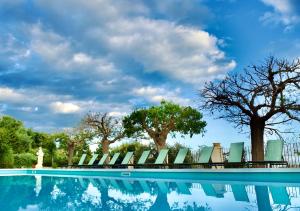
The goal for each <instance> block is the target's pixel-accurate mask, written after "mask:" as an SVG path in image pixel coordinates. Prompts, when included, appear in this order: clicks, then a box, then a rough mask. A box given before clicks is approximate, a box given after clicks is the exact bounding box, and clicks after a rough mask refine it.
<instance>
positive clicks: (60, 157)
mask: <svg viewBox="0 0 300 211" xmlns="http://www.w3.org/2000/svg"><path fill="white" fill-rule="evenodd" d="M54 162H55V164H56V165H57V166H66V165H67V164H68V158H67V153H66V151H65V150H63V149H58V150H57V151H56V153H55V157H54ZM52 167H53V165H52Z"/></svg>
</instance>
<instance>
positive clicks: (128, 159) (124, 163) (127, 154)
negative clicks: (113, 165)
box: [121, 152, 133, 165]
mask: <svg viewBox="0 0 300 211" xmlns="http://www.w3.org/2000/svg"><path fill="white" fill-rule="evenodd" d="M132 156H133V152H127V153H126V155H125V157H124V159H123V161H122V163H121V165H128V163H129V162H130V160H131V158H132Z"/></svg>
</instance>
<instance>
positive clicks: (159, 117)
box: [123, 101, 206, 151]
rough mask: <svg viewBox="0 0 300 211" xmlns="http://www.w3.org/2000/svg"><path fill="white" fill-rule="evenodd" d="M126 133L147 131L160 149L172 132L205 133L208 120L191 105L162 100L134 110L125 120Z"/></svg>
mask: <svg viewBox="0 0 300 211" xmlns="http://www.w3.org/2000/svg"><path fill="white" fill-rule="evenodd" d="M123 124H124V127H125V134H126V135H127V136H128V137H131V136H133V135H134V134H136V133H138V132H145V133H147V134H148V135H149V136H150V138H152V139H153V141H154V143H155V145H156V148H157V150H158V151H160V150H161V149H162V148H165V146H166V140H167V137H168V135H169V134H170V133H171V134H172V135H173V136H175V133H181V134H182V136H184V135H189V136H190V137H192V136H193V135H194V134H201V133H204V128H205V126H206V122H205V121H203V120H202V114H201V113H200V112H199V111H197V110H196V109H194V108H192V107H190V106H186V107H185V106H180V105H177V104H175V103H172V102H167V101H162V102H161V104H160V105H158V106H152V107H150V108H141V109H137V110H135V111H133V112H132V113H131V114H130V115H129V116H127V117H125V118H124V120H123Z"/></svg>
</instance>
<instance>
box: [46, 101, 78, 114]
mask: <svg viewBox="0 0 300 211" xmlns="http://www.w3.org/2000/svg"><path fill="white" fill-rule="evenodd" d="M50 108H51V109H52V110H53V111H54V112H55V113H63V114H69V113H77V112H79V111H80V107H79V106H78V105H76V104H74V103H68V102H66V103H65V102H53V103H51V104H50Z"/></svg>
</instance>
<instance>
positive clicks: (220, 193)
mask: <svg viewBox="0 0 300 211" xmlns="http://www.w3.org/2000/svg"><path fill="white" fill-rule="evenodd" d="M0 175H1V176H0V190H1V191H0V209H1V210H226V209H227V208H228V209H229V208H230V209H232V210H300V170H299V169H247V170H244V169H225V170H193V169H184V170H181V169H179V170H173V169H167V170H161V169H151V170H150V169H144V170H142V169H140V170H139V169H137V170H124V169H109V170H107V169H104V170H103V169H102V170H83V169H71V170H66V169H56V170H35V169H21V170H10V169H8V170H0Z"/></svg>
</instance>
